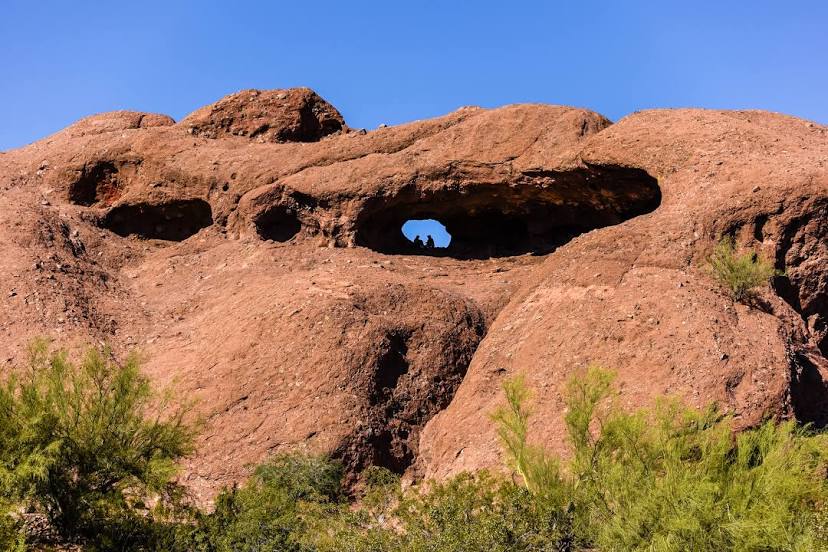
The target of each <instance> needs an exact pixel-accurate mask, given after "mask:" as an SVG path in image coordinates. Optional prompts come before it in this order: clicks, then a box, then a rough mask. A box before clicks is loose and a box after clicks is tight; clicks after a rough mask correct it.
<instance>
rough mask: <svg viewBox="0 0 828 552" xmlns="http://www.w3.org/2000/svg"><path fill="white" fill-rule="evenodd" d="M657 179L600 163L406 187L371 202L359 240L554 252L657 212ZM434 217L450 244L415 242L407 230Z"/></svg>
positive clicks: (459, 250)
mask: <svg viewBox="0 0 828 552" xmlns="http://www.w3.org/2000/svg"><path fill="white" fill-rule="evenodd" d="M660 202H661V191H660V189H659V187H658V183H657V181H656V179H655V178H653V177H652V176H650V175H649V174H647V173H646V172H644V171H643V170H640V169H630V168H623V167H596V166H590V167H587V168H583V169H578V170H574V171H567V172H553V171H537V172H533V173H524V174H523V175H522V177H521V178H519V179H518V180H517V181H515V182H503V183H500V184H480V185H467V186H463V187H461V188H457V187H454V188H451V189H445V188H444V189H438V190H420V189H417V188H416V187H414V186H410V187H408V188H404V189H403V190H401V191H400V192H399V193H397V194H396V195H394V196H387V197H382V198H377V199H374V200H373V201H371V202H369V203H368V204H366V206H365V208H364V209H363V212H362V214H361V216H360V217H359V219H358V222H357V231H356V243H357V244H358V245H361V246H364V247H369V248H371V249H373V250H375V251H378V252H381V253H387V254H420V255H433V256H448V257H455V258H461V259H475V258H478V259H480V258H490V257H502V256H511V255H521V254H525V253H532V254H537V255H542V254H546V253H549V252H551V251H553V250H554V249H555V248H557V247H559V246H561V245H563V244H565V243H566V242H568V241H569V240H571V239H572V238H574V237H575V236H577V235H579V234H581V233H583V232H587V231H589V230H592V229H594V228H600V227H603V226H610V225H613V224H618V223H621V222H623V221H625V220H627V219H630V218H632V217H635V216H638V215H641V214H644V213H649V212H651V211H653V210H654V209H655V208H656V207H658V205H659V204H660ZM411 219H434V220H437V221H439V222H440V223H442V224H443V225H444V226H445V228H446V231H447V232H448V233H449V234H450V235H451V242H450V244H449V245H448V247H435V248H429V249H425V248H420V247H417V246H415V245H414V244H413V243H412V242H411V241H410V240H409V239H408V238H407V237H406V236H405V235H403V233H402V231H401V228H402V226H403V224H404V223H405V222H406V221H408V220H411Z"/></svg>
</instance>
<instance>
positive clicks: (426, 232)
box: [400, 219, 451, 253]
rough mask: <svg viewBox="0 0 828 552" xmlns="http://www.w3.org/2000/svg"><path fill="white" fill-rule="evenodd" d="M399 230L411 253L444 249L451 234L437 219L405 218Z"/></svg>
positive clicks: (448, 242) (449, 242) (448, 243)
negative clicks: (409, 246) (408, 243)
mask: <svg viewBox="0 0 828 552" xmlns="http://www.w3.org/2000/svg"><path fill="white" fill-rule="evenodd" d="M400 230H401V231H402V233H403V236H405V237H406V239H407V240H408V241H409V242H410V244H411V249H412V252H413V253H432V252H433V251H432V250H434V249H446V248H447V247H448V246H449V245H450V244H451V234H449V233H448V231H446V227H445V225H444V224H443V223H442V222H440V221H438V220H434V219H411V220H407V221H405V224H403V225H402V228H401V229H400Z"/></svg>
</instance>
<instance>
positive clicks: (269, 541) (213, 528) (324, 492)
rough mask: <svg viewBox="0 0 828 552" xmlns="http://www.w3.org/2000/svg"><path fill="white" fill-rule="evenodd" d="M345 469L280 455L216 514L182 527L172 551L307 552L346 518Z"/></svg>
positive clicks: (226, 498)
mask: <svg viewBox="0 0 828 552" xmlns="http://www.w3.org/2000/svg"><path fill="white" fill-rule="evenodd" d="M342 477H343V471H342V467H341V466H340V465H339V464H338V463H336V462H332V461H329V460H327V459H326V458H324V457H318V456H308V455H304V454H298V453H294V454H281V455H278V456H276V457H275V458H273V459H272V460H270V461H268V462H267V463H265V464H262V465H261V466H259V467H258V468H256V470H255V472H254V473H253V476H252V477H251V478H250V480H249V481H248V482H247V483H246V484H245V485H244V486H243V487H241V488H236V487H233V488H232V489H228V490H225V491H223V492H222V493H220V494H219V496H218V498H217V499H216V505H215V510H214V511H213V512H212V513H210V514H201V515H199V516H197V520H196V523H195V524H194V525H192V526H189V525H186V524H185V525H182V526H181V527H179V529H178V534H177V535H176V538H175V539H174V543H173V544H172V545H171V546H170V549H173V550H181V551H182V552H183V551H185V550H186V551H188V552H189V551H195V552H246V551H250V552H253V551H256V552H259V551H261V552H266V551H272V552H304V551H311V550H316V549H317V548H316V547H315V546H314V544H313V542H314V541H316V540H320V538H321V535H314V532H315V531H325V530H326V529H325V526H327V525H328V524H333V522H334V519H337V518H340V517H341V516H343V515H344V513H343V508H345V502H344V498H345V497H344V494H343V487H342Z"/></svg>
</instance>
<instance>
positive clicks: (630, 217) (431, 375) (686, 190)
mask: <svg viewBox="0 0 828 552" xmlns="http://www.w3.org/2000/svg"><path fill="white" fill-rule="evenodd" d="M410 218H437V219H439V220H441V221H442V222H443V223H444V224H445V225H446V227H447V229H448V231H449V232H450V233H451V234H452V236H453V240H452V244H451V246H450V247H449V248H448V249H446V250H436V251H435V252H434V253H435V255H425V254H423V252H422V251H418V250H413V249H412V248H411V246H410V245H409V244H408V242H407V241H406V240H405V239H404V238H403V237H402V235H401V234H400V226H401V225H402V223H403V222H405V221H406V220H407V219H410ZM722 234H732V235H734V236H736V237H737V239H738V241H739V243H740V244H742V245H744V246H747V247H753V248H756V249H757V250H761V251H762V252H764V253H765V254H766V255H767V256H768V257H770V258H772V259H773V260H774V261H775V263H776V265H777V268H779V269H781V270H784V271H785V276H784V277H780V278H777V279H776V280H775V281H774V282H773V286H772V287H771V288H768V289H767V290H764V291H763V292H762V293H761V294H760V296H759V297H758V298H757V300H756V301H755V303H754V304H752V305H749V306H748V305H742V304H734V303H733V302H732V301H731V300H730V299H729V298H728V297H727V295H726V294H725V293H724V292H723V290H722V289H721V288H720V287H719V285H718V284H717V283H716V282H715V281H714V280H713V279H712V278H711V277H710V275H709V274H708V272H707V271H706V270H705V257H706V255H707V254H708V252H709V251H710V249H711V247H712V246H713V244H714V243H715V242H716V240H717V239H718V237H719V236H721V235H722ZM0 253H2V257H3V259H4V263H3V264H2V265H0V292H1V293H0V301H2V307H3V312H4V313H5V317H4V319H3V321H2V322H0V331H2V332H3V335H4V337H5V339H4V340H3V344H2V351H1V352H2V353H4V354H3V356H2V358H0V361H2V362H3V363H4V365H5V366H6V368H4V370H6V371H7V370H10V369H11V367H12V366H13V365H14V364H15V362H17V361H19V360H21V357H22V355H23V354H24V346H25V344H26V343H27V341H28V340H30V339H31V338H32V337H33V336H37V335H48V336H51V337H53V338H55V339H56V340H58V341H59V342H60V343H64V344H68V345H72V344H82V343H89V342H98V341H106V342H109V343H111V344H112V345H114V346H115V348H116V350H117V351H118V352H119V353H122V352H124V351H125V350H126V349H129V348H134V347H135V348H138V349H140V350H141V351H143V353H144V355H145V357H146V359H147V364H146V370H147V371H148V373H149V374H150V375H151V376H152V377H153V378H154V379H156V380H157V381H158V382H159V384H161V385H172V386H173V387H174V388H175V389H176V390H177V392H178V393H179V395H180V396H181V398H182V399H196V400H197V401H198V402H197V409H198V411H199V412H200V413H201V414H202V415H203V416H204V418H205V420H206V426H205V430H204V433H203V435H202V436H201V438H200V445H199V449H198V453H197V455H196V456H195V457H194V458H192V459H191V460H190V461H189V463H188V466H187V472H186V474H185V479H186V481H188V483H189V484H190V485H191V486H192V487H193V488H194V489H195V490H196V491H198V492H200V493H201V494H202V497H203V498H205V499H206V498H208V497H209V496H210V493H212V492H213V491H214V490H215V489H216V487H217V486H218V485H219V484H222V483H226V482H228V481H231V480H238V479H240V478H243V477H244V475H245V469H246V466H247V465H248V464H250V463H251V462H257V461H260V460H261V459H263V458H264V457H265V456H267V455H268V454H270V453H272V452H274V451H278V450H283V449H288V448H295V447H306V448H308V449H311V450H316V451H326V452H330V453H333V454H335V455H336V456H338V457H340V458H342V459H343V460H344V461H345V462H346V465H347V466H348V467H349V468H350V469H352V470H354V471H355V470H358V469H359V468H361V467H362V466H365V465H367V464H371V463H378V464H381V465H385V466H388V467H390V468H392V469H394V470H396V471H399V472H404V471H407V472H409V473H410V474H411V475H414V476H444V475H446V474H450V473H454V472H457V471H459V470H462V469H475V468H479V467H482V466H488V465H493V464H495V463H497V462H498V461H499V458H498V445H497V442H496V439H495V435H494V432H493V429H492V426H491V423H490V422H489V420H488V413H489V412H490V411H491V410H492V409H493V407H494V406H495V405H496V404H497V403H498V401H499V400H500V385H501V383H502V381H503V379H504V378H506V377H509V376H511V375H513V374H516V373H518V372H523V373H525V374H526V375H527V377H528V380H529V382H530V384H531V385H532V386H533V387H534V388H535V389H536V391H537V392H536V410H537V415H536V417H535V419H534V424H535V425H534V428H533V438H534V439H536V440H537V441H540V442H545V443H547V444H548V445H550V446H552V447H554V448H555V449H557V450H559V451H561V452H565V443H564V441H563V433H562V429H563V427H562V414H563V412H562V409H563V406H562V404H561V400H560V391H561V384H562V383H563V382H564V381H565V380H566V378H567V377H569V376H570V375H571V374H573V373H575V372H576V371H577V370H579V369H582V368H583V367H585V366H586V365H588V364H589V363H599V364H602V365H604V366H606V367H608V368H612V369H615V370H617V371H618V373H619V377H620V381H621V383H622V384H623V388H622V397H623V400H624V401H625V402H626V403H627V404H628V405H630V406H637V405H642V404H646V403H648V402H649V401H651V400H652V399H653V398H654V397H656V396H659V395H662V394H665V393H669V394H675V395H678V396H680V397H683V398H684V399H685V400H687V401H688V402H690V403H692V404H697V405H702V404H705V403H708V402H709V401H716V402H718V403H719V404H720V405H721V406H722V407H723V408H724V409H726V410H728V411H730V412H732V413H733V414H734V416H735V417H736V419H737V420H739V422H740V423H741V424H743V425H747V424H752V423H755V422H757V421H758V420H760V419H761V418H762V417H763V416H767V415H775V416H780V417H791V416H796V417H798V418H800V419H802V420H804V421H813V422H815V423H819V424H824V423H826V422H828V403H826V398H828V389H826V382H828V361H826V355H828V332H827V331H826V324H828V129H826V128H825V127H823V126H820V125H817V124H814V123H809V122H807V121H803V120H800V119H795V118H792V117H787V116H784V115H776V114H770V113H763V112H724V111H706V110H658V111H647V112H641V113H637V114H634V115H631V116H629V117H627V118H625V119H623V120H622V121H620V122H618V123H616V124H611V123H610V122H609V121H608V120H606V119H605V118H603V117H601V116H600V115H597V114H595V113H591V112H589V111H585V110H581V109H573V108H567V107H557V106H545V105H517V106H508V107H503V108H500V109H494V110H483V109H477V108H465V109H462V110H459V111H457V112H455V113H452V114H450V115H447V116H445V117H441V118H438V119H433V120H428V121H421V122H416V123H411V124H407V125H401V126H399V127H390V128H382V129H378V130H375V131H372V132H368V133H361V132H352V131H349V130H348V128H347V126H346V125H345V122H344V121H343V120H342V117H341V116H340V115H339V113H338V112H337V111H336V109H334V108H333V107H332V106H330V104H328V103H327V102H325V101H324V100H322V99H321V98H320V97H319V96H317V95H316V94H315V93H313V92H312V91H310V90H307V89H298V90H281V91H262V92H258V91H245V92H241V93H239V94H234V95H232V96H229V97H227V98H225V99H223V100H220V101H219V102H217V103H216V104H213V105H212V106H208V107H205V108H202V109H200V110H198V111H196V112H195V113H193V114H192V115H190V116H188V117H187V118H185V119H184V120H183V121H181V122H180V123H178V124H174V122H173V121H172V120H171V119H169V118H168V117H165V116H161V115H152V114H142V113H131V112H116V113H110V114H103V115H97V116H94V117H89V118H87V119H84V120H82V121H80V122H78V123H76V124H74V125H72V126H70V127H68V128H67V129H65V130H63V131H61V132H59V133H57V134H55V135H53V136H50V137H48V138H45V139H43V140H41V141H39V142H37V143H35V144H32V145H30V146H28V147H25V148H21V149H18V150H13V151H8V152H4V153H0Z"/></svg>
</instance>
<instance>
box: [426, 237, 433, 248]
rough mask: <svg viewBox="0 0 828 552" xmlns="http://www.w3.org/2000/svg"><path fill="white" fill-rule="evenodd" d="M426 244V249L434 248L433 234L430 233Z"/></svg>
mask: <svg viewBox="0 0 828 552" xmlns="http://www.w3.org/2000/svg"><path fill="white" fill-rule="evenodd" d="M425 246H426V249H434V238H432V237H431V234H429V235H428V239H427V240H426V245H425Z"/></svg>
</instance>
